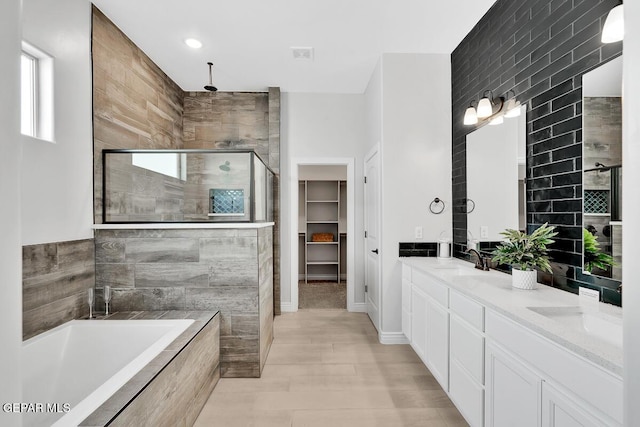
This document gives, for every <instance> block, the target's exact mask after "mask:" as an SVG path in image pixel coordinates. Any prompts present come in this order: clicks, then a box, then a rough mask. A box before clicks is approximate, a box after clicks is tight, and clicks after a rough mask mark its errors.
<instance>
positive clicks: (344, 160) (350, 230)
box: [288, 157, 360, 311]
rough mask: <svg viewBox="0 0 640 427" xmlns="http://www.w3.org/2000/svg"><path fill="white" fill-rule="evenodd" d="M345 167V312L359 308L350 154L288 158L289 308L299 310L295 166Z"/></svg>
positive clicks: (353, 179)
mask: <svg viewBox="0 0 640 427" xmlns="http://www.w3.org/2000/svg"><path fill="white" fill-rule="evenodd" d="M308 165H313V166H346V167H347V311H360V310H359V309H358V308H357V304H356V302H355V301H356V293H355V280H356V275H355V271H356V269H355V248H356V245H355V240H354V237H355V219H356V215H355V183H356V181H355V159H354V158H352V157H318V158H305V157H297V158H293V159H291V169H290V174H289V176H290V182H289V194H290V206H289V207H290V215H291V216H290V218H291V221H290V225H289V227H290V230H289V233H290V238H291V240H290V247H291V260H290V262H291V307H290V310H288V311H298V275H299V272H298V257H299V247H298V218H299V215H298V204H299V200H298V166H308Z"/></svg>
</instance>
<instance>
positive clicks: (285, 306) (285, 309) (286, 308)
mask: <svg viewBox="0 0 640 427" xmlns="http://www.w3.org/2000/svg"><path fill="white" fill-rule="evenodd" d="M280 311H281V312H282V313H294V312H296V311H297V310H294V309H293V305H291V303H290V302H281V303H280Z"/></svg>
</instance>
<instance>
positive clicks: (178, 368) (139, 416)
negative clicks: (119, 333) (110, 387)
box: [80, 310, 220, 427]
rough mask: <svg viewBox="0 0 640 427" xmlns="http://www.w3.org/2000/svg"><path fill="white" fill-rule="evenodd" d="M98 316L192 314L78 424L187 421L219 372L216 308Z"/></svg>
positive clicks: (171, 316) (178, 316) (146, 317)
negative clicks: (179, 331) (179, 330)
mask: <svg viewBox="0 0 640 427" xmlns="http://www.w3.org/2000/svg"><path fill="white" fill-rule="evenodd" d="M98 319H101V320H98V321H102V320H105V321H109V320H152V319H193V320H194V323H193V324H192V325H191V326H189V327H188V328H187V330H186V331H184V332H183V333H182V334H181V335H180V336H179V337H178V338H176V339H175V340H174V341H173V342H172V343H171V344H169V345H168V346H167V347H166V348H165V349H164V350H163V351H162V352H161V353H160V354H159V355H158V356H156V358H155V359H153V361H151V363H149V364H148V365H147V366H145V367H144V368H143V369H141V370H140V371H139V372H138V373H137V374H136V375H135V376H134V377H133V378H132V379H131V380H129V381H128V382H127V383H126V384H125V385H124V386H122V388H120V390H118V391H117V392H116V393H115V394H113V395H112V396H111V397H110V398H109V399H107V401H106V402H104V403H103V404H102V405H101V406H100V407H98V409H96V410H95V411H94V412H93V413H92V414H91V415H90V416H89V417H87V418H86V419H85V420H84V421H83V422H82V423H81V424H80V426H92V427H95V426H106V425H109V426H120V425H122V426H126V425H153V426H163V425H166V426H171V425H187V426H190V425H192V424H193V422H194V421H195V419H196V418H197V416H198V414H199V413H200V410H201V409H202V406H203V405H204V403H205V402H206V400H207V398H208V397H209V395H210V394H211V391H212V390H213V388H214V387H215V385H216V384H217V382H218V379H219V378H220V346H219V343H220V315H219V312H218V311H214V310H208V311H178V310H169V311H133V312H117V313H114V314H111V315H109V316H107V317H104V316H102V317H98ZM203 367H206V368H205V371H203Z"/></svg>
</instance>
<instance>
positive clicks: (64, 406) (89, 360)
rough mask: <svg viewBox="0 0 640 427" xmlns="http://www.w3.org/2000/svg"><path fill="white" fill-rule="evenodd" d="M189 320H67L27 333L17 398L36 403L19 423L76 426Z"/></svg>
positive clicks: (185, 325)
mask: <svg viewBox="0 0 640 427" xmlns="http://www.w3.org/2000/svg"><path fill="white" fill-rule="evenodd" d="M193 322H194V321H193V320H190V319H178V320H72V321H70V322H67V323H65V324H63V325H60V326H58V327H56V328H54V329H51V330H50V331H47V332H45V333H42V334H40V335H38V336H35V337H33V338H30V339H28V340H27V341H25V342H24V343H23V348H22V360H23V398H22V402H24V403H29V404H40V405H42V406H40V407H39V408H38V407H37V406H36V407H34V411H33V412H32V411H28V412H26V413H24V418H23V423H24V426H45V425H47V426H48V425H53V426H56V427H62V426H77V425H78V424H79V423H81V422H82V421H83V420H84V419H85V418H86V417H87V416H89V415H90V414H91V413H92V412H93V411H94V410H96V409H97V408H98V407H99V406H100V405H101V404H102V403H103V402H105V401H106V400H107V399H108V398H109V397H110V396H111V395H112V394H113V393H115V392H116V391H117V390H118V389H120V387H122V386H123V385H124V384H125V383H126V382H127V381H128V380H129V379H131V378H132V377H133V376H134V375H135V374H136V373H137V372H138V371H139V370H140V369H142V368H143V367H144V366H146V365H147V364H148V363H149V362H150V361H151V360H153V358H154V357H156V356H157V355H158V354H159V353H160V352H161V351H162V350H164V348H165V347H166V346H167V345H169V344H170V343H171V342H172V341H173V340H174V339H176V338H177V337H178V336H179V335H180V334H181V333H182V332H183V331H185V330H186V329H187V328H188V327H189V325H191V324H192V323H193ZM47 405H48V407H47ZM38 409H40V410H38ZM69 409H70V410H69Z"/></svg>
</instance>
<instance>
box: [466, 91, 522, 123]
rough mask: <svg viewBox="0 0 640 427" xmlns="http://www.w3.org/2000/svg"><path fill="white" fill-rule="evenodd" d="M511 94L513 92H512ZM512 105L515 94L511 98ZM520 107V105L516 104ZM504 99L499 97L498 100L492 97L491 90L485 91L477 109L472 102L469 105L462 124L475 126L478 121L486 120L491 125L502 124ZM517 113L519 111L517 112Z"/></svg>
mask: <svg viewBox="0 0 640 427" xmlns="http://www.w3.org/2000/svg"><path fill="white" fill-rule="evenodd" d="M512 92H513V91H512ZM513 102H514V104H513V105H516V104H515V102H516V101H515V93H514V97H513ZM517 104H518V105H520V103H519V102H518V103H517ZM504 111H505V98H504V97H502V96H500V97H498V98H494V97H493V92H492V91H491V90H486V91H485V92H484V95H483V96H482V99H480V102H478V108H477V109H476V108H474V107H473V101H471V103H470V104H469V107H468V108H467V109H466V110H465V112H464V120H463V123H464V124H465V125H475V124H477V123H478V122H479V121H480V120H482V121H484V120H488V121H492V122H494V123H491V124H496V125H497V124H500V123H502V121H503V120H504V119H503V116H504V115H505V113H504ZM518 111H519V110H518Z"/></svg>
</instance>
